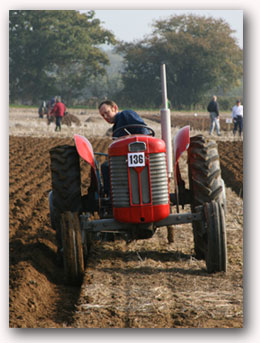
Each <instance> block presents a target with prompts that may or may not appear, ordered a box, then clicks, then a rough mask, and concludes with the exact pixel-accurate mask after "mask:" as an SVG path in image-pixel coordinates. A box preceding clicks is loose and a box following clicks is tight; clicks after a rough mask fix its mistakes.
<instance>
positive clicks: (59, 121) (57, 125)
mask: <svg viewBox="0 0 260 343" xmlns="http://www.w3.org/2000/svg"><path fill="white" fill-rule="evenodd" d="M58 129H59V131H60V130H61V117H60V116H57V117H56V128H55V130H58Z"/></svg>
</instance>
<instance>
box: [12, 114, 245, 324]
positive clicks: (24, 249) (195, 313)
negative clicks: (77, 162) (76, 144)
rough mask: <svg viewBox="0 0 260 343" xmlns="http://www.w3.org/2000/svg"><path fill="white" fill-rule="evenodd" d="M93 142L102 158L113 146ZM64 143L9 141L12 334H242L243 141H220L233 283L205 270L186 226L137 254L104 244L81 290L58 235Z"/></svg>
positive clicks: (139, 246)
mask: <svg viewBox="0 0 260 343" xmlns="http://www.w3.org/2000/svg"><path fill="white" fill-rule="evenodd" d="M25 117H26V115H25ZM184 125H185V124H184ZM19 132H20V133H21V131H19ZM60 136H61V135H60ZM60 136H59V137H60ZM88 138H89V137H88ZM224 140H225V142H224ZM90 141H91V143H92V144H93V148H94V150H95V151H99V152H102V151H106V149H107V146H108V144H109V142H110V139H109V138H101V137H99V138H93V137H92V138H90ZM63 143H69V144H73V140H72V138H69V137H62V138H58V136H56V137H53V138H48V137H46V138H41V137H32V135H31V136H25V135H21V134H19V136H16V135H15V133H14V134H13V135H11V136H10V147H9V148H10V212H9V219H10V318H9V321H10V327H54V328H62V327H103V328H106V327H145V328H150V327H167V328H169V327H182V328H184V327H230V328H231V327H242V325H243V288H242V279H243V275H242V266H243V260H242V245H243V209H242V206H243V201H242V197H241V196H242V194H243V193H242V186H243V164H242V163H243V151H242V141H241V140H237V141H232V140H231V141H229V140H228V137H223V141H218V146H219V153H220V159H221V165H222V175H223V178H224V180H225V183H226V186H227V210H228V214H227V218H226V220H227V242H228V258H229V261H228V262H229V268H228V272H227V273H226V274H223V273H217V274H215V275H208V274H207V273H206V270H205V262H204V261H198V260H196V259H194V258H193V257H192V255H193V238H192V232H191V226H190V225H182V226H180V227H179V228H178V229H176V232H175V243H173V244H171V245H169V244H168V243H167V239H166V232H165V230H164V229H161V230H158V232H156V234H155V236H154V237H153V238H152V239H149V240H141V241H138V242H132V243H130V244H129V245H126V244H125V243H124V242H122V241H116V242H115V243H99V244H97V245H96V247H94V249H93V250H92V254H91V256H90V258H89V261H88V266H87V269H86V274H85V279H84V282H83V285H82V287H81V288H77V287H67V286H64V285H63V282H62V281H63V278H62V269H61V268H59V267H58V266H57V264H56V259H55V252H56V242H55V232H54V231H53V230H52V228H51V227H50V218H49V209H48V193H49V191H50V189H51V180H50V160H49V149H50V148H51V147H52V146H55V145H57V144H63ZM181 163H182V166H184V165H185V156H184V157H183V159H182V161H181ZM81 165H82V169H83V171H82V172H83V174H84V170H85V168H86V167H85V166H84V164H83V163H81ZM82 181H83V184H86V183H87V182H88V180H87V176H86V174H84V176H83V178H82Z"/></svg>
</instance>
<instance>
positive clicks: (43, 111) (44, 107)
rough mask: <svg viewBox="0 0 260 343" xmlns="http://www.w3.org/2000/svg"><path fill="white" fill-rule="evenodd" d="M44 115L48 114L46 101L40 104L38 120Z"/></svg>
mask: <svg viewBox="0 0 260 343" xmlns="http://www.w3.org/2000/svg"><path fill="white" fill-rule="evenodd" d="M46 113H48V112H47V105H46V101H44V100H43V101H42V102H41V105H40V107H39V109H38V114H39V118H43V115H44V114H46Z"/></svg>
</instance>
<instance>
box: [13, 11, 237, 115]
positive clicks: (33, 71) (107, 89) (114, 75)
mask: <svg viewBox="0 0 260 343" xmlns="http://www.w3.org/2000/svg"><path fill="white" fill-rule="evenodd" d="M232 34H233V31H232V30H231V28H230V26H229V25H228V24H227V23H226V22H225V21H224V20H222V19H213V18H211V17H204V16H195V15H176V16H170V17H169V18H167V19H164V20H157V21H155V22H154V23H153V31H152V33H151V34H150V36H148V37H146V38H145V39H142V40H139V41H134V42H132V43H125V42H122V41H121V42H120V41H118V40H117V39H116V37H115V36H114V34H113V33H112V32H110V31H109V30H107V29H105V28H104V27H103V26H102V25H101V22H100V20H99V19H97V18H95V12H94V11H87V12H85V13H80V12H78V11H72V10H69V11H62V10H57V11H49V10H38V11H34V10H31V11H28V10H26V11H25V10H12V11H10V13H9V94H10V103H32V104H35V105H38V103H39V101H40V100H41V99H47V98H50V97H51V96H53V95H61V97H62V98H63V100H64V101H65V102H66V104H67V105H68V106H71V105H77V104H81V105H88V104H91V102H92V103H93V101H94V103H95V100H96V102H98V101H100V100H102V99H104V98H112V99H114V100H116V101H117V102H118V103H119V104H121V106H131V107H139V108H144V107H150V108H151V107H158V106H160V105H161V102H162V97H161V80H160V66H161V64H162V63H165V64H166V70H167V89H168V96H169V100H170V101H171V103H172V105H173V107H174V108H176V109H190V108H196V106H199V104H201V103H204V102H205V101H206V100H205V97H208V95H209V94H213V93H216V94H223V96H225V94H227V92H229V91H230V90H232V89H234V88H235V87H238V86H239V83H240V82H241V79H242V76H243V51H242V49H241V48H240V47H239V46H238V44H237V42H236V40H235V38H234V37H233V36H232ZM104 45H108V46H111V48H113V54H111V53H110V54H109V53H108V52H107V51H106V50H104V49H103V48H102V46H104ZM110 62H111V63H110ZM207 99H208V98H207Z"/></svg>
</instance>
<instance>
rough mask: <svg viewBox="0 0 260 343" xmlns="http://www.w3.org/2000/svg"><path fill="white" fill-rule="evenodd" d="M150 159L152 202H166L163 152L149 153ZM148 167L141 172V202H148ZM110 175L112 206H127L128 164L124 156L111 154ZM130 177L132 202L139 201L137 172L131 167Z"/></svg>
mask: <svg viewBox="0 0 260 343" xmlns="http://www.w3.org/2000/svg"><path fill="white" fill-rule="evenodd" d="M149 160H150V178H151V190H152V204H153V205H160V204H168V203H169V193H168V176H167V165H166V155H165V153H155V154H150V155H149ZM148 173H149V172H148V168H147V167H145V168H144V169H143V172H142V173H141V182H142V187H141V188H142V199H143V203H144V204H145V203H149V202H150V195H149V185H148V182H149V178H148ZM110 176H111V188H112V198H113V206H114V207H129V206H130V195H129V182H128V166H127V157H126V156H111V157H110ZM130 178H131V185H132V190H131V191H132V201H133V203H134V204H139V203H140V197H139V193H138V178H137V173H136V172H135V171H134V170H133V169H131V170H130Z"/></svg>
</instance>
